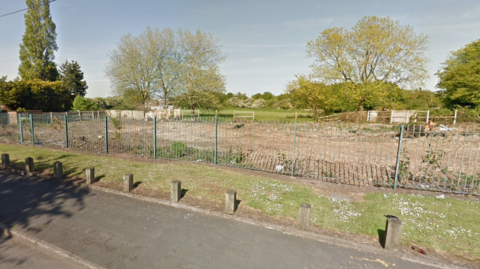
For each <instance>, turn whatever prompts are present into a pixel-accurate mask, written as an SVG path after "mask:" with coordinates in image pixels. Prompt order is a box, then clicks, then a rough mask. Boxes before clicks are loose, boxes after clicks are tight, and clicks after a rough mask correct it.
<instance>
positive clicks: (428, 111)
mask: <svg viewBox="0 0 480 269" xmlns="http://www.w3.org/2000/svg"><path fill="white" fill-rule="evenodd" d="M429 119H430V110H427V120H426V121H425V122H426V123H428V120H429Z"/></svg>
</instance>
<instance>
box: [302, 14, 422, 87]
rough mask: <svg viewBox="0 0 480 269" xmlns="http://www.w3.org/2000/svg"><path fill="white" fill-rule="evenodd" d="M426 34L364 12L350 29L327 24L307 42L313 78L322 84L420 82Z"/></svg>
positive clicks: (402, 83)
mask: <svg viewBox="0 0 480 269" xmlns="http://www.w3.org/2000/svg"><path fill="white" fill-rule="evenodd" d="M427 42H428V37H427V36H426V35H423V34H420V35H417V34H416V33H415V32H414V31H413V29H412V28H411V27H410V26H402V25H400V23H399V22H398V21H392V20H391V19H390V18H380V17H376V16H366V17H364V18H363V19H361V20H360V21H359V22H358V23H357V24H356V25H355V26H354V27H353V28H352V29H351V30H350V31H349V30H346V29H344V28H337V27H333V28H328V29H326V30H324V31H323V32H321V33H320V36H319V37H318V38H317V39H316V40H312V41H309V42H308V44H307V55H308V56H309V57H315V63H314V64H313V65H312V67H313V73H314V75H315V77H316V78H318V79H320V81H321V82H324V83H326V84H331V83H341V82H348V83H355V84H368V83H371V82H374V81H382V82H392V83H395V84H398V85H400V86H407V85H409V86H415V85H417V84H422V83H423V82H424V80H425V79H426V78H427V69H426V64H427V63H428V59H427V58H426V57H425V56H424V53H425V50H426V48H427V46H426V45H427Z"/></svg>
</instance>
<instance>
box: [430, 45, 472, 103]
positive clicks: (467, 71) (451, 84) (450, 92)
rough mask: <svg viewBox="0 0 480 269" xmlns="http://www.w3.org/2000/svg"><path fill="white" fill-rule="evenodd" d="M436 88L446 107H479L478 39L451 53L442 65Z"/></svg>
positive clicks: (438, 73)
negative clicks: (439, 90) (440, 90)
mask: <svg viewBox="0 0 480 269" xmlns="http://www.w3.org/2000/svg"><path fill="white" fill-rule="evenodd" d="M436 75H437V76H438V78H439V80H440V81H439V82H438V84H437V88H440V89H443V90H442V92H441V97H442V100H443V102H444V104H445V105H446V106H447V107H454V106H471V107H478V106H479V105H480V39H479V40H476V41H474V42H472V43H470V44H467V45H466V46H465V47H463V48H461V49H459V50H457V51H454V52H452V53H451V54H450V55H449V57H448V59H447V60H446V61H445V62H444V63H443V67H442V70H441V71H438V72H437V73H436Z"/></svg>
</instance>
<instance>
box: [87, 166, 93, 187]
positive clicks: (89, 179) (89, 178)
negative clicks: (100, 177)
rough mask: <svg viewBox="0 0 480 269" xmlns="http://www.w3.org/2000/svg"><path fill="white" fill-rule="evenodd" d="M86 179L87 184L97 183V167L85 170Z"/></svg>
mask: <svg viewBox="0 0 480 269" xmlns="http://www.w3.org/2000/svg"><path fill="white" fill-rule="evenodd" d="M85 178H86V181H87V184H93V183H95V167H89V168H86V169H85Z"/></svg>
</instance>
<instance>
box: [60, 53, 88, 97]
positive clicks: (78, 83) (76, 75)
mask: <svg viewBox="0 0 480 269" xmlns="http://www.w3.org/2000/svg"><path fill="white" fill-rule="evenodd" d="M60 80H61V81H62V84H63V87H64V88H65V90H66V91H67V92H68V93H69V95H70V99H71V100H72V102H73V100H74V99H75V97H77V96H82V97H84V96H85V95H86V94H87V89H88V85H87V82H86V81H85V78H84V77H83V72H82V70H81V67H80V65H79V64H78V63H77V62H76V61H71V62H69V61H68V60H66V61H65V62H64V63H63V64H62V65H60Z"/></svg>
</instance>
